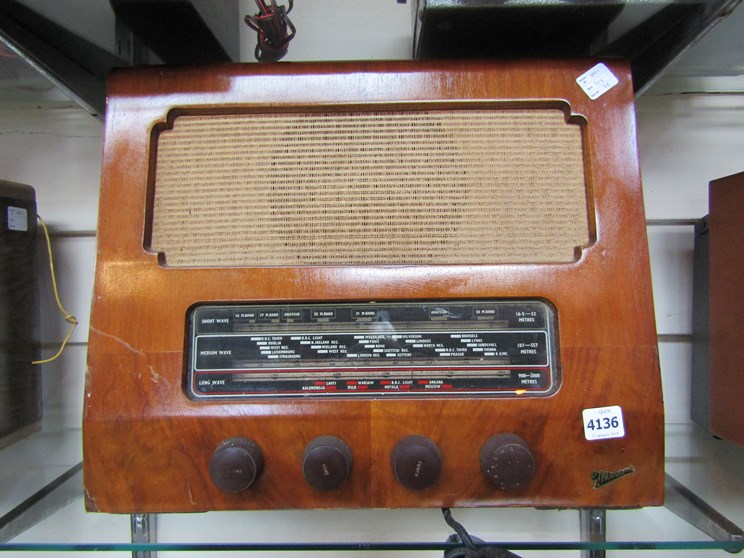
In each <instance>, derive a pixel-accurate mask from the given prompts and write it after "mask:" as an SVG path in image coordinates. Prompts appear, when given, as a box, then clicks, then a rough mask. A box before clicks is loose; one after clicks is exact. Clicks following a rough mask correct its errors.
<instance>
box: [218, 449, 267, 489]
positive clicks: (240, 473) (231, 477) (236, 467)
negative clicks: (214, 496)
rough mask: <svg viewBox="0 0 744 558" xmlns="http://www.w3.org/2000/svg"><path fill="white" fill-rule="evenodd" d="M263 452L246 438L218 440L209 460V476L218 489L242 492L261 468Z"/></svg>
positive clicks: (251, 482) (254, 478)
mask: <svg viewBox="0 0 744 558" xmlns="http://www.w3.org/2000/svg"><path fill="white" fill-rule="evenodd" d="M263 464H264V459H263V453H262V452H261V448H260V447H259V446H258V444H256V443H255V442H254V441H252V440H249V439H248V438H242V437H237V438H228V439H226V440H223V441H222V442H220V445H218V446H217V449H215V450H214V453H213V454H212V459H211V460H210V462H209V476H210V477H212V482H214V484H216V485H217V487H218V488H219V489H220V490H223V491H225V492H232V493H237V492H242V491H243V490H245V489H246V488H248V487H249V486H250V485H251V484H253V481H255V480H256V478H258V476H259V475H260V474H261V471H262V470H263Z"/></svg>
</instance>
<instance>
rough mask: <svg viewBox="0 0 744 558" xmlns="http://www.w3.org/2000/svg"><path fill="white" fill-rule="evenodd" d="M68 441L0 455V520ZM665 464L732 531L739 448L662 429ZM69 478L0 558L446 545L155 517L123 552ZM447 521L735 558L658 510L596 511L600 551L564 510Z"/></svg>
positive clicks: (335, 517) (540, 536)
mask: <svg viewBox="0 0 744 558" xmlns="http://www.w3.org/2000/svg"><path fill="white" fill-rule="evenodd" d="M80 440H81V436H80V431H79V430H62V431H42V432H41V433H39V434H37V435H35V436H32V437H31V438H29V439H26V440H23V441H20V442H17V443H16V444H14V445H13V446H10V447H8V448H5V449H4V450H2V451H0V494H2V496H0V514H3V515H6V514H8V512H9V511H10V510H12V509H13V508H14V507H16V506H18V504H20V503H21V502H23V501H24V500H26V499H28V498H29V497H30V496H32V495H33V494H34V493H36V492H37V491H39V490H40V489H42V488H43V487H45V486H46V485H48V483H50V482H51V481H52V480H54V479H56V478H58V477H59V476H60V475H61V474H63V473H64V472H65V471H69V470H70V468H71V467H73V466H74V465H75V464H76V463H77V462H79V460H80V458H81V455H82V449H81V441H80ZM666 453H667V458H666V463H667V472H668V473H670V474H671V475H673V476H674V477H675V478H677V479H678V480H679V481H680V482H681V483H682V484H684V485H685V486H687V487H689V488H690V489H691V490H692V491H694V492H695V493H696V494H697V495H698V496H700V497H701V498H702V499H703V500H705V501H706V502H707V503H708V504H710V505H711V506H713V507H714V508H715V509H717V510H718V511H719V512H720V513H722V514H723V516H725V517H726V518H728V519H729V520H731V521H732V522H733V523H735V524H737V525H742V524H744V509H743V508H742V506H741V499H742V495H744V448H740V447H738V446H734V445H732V444H729V443H727V442H723V441H720V440H716V439H714V438H712V437H711V436H709V435H707V434H706V433H704V432H702V431H701V430H700V429H699V428H697V427H695V426H692V425H668V426H667V429H666ZM80 479H81V475H80V474H79V473H75V476H74V477H73V478H72V480H71V481H70V482H72V483H77V485H76V486H74V487H73V488H74V494H73V497H71V498H70V499H69V501H68V502H66V503H65V502H62V504H61V505H60V504H59V503H58V505H57V507H56V509H50V510H47V511H48V512H49V513H48V516H47V517H43V518H39V520H38V522H36V523H35V524H34V525H33V526H32V527H30V528H28V529H27V530H25V531H23V532H22V533H20V534H18V535H17V536H14V537H13V538H12V539H9V540H8V537H7V533H3V531H2V529H1V528H0V540H4V541H6V542H4V543H0V551H17V552H36V553H42V554H47V555H48V553H52V552H69V551H74V552H102V551H109V552H128V553H133V555H138V556H139V555H144V554H141V553H147V552H153V551H157V552H174V553H183V552H187V551H189V552H191V551H193V552H198V553H202V554H205V553H209V552H214V553H219V556H225V555H226V554H225V552H228V553H229V552H234V553H238V554H242V553H256V554H263V553H265V552H269V551H280V552H292V551H294V552H309V551H323V552H329V553H330V552H333V553H334V555H338V556H346V555H349V556H351V555H354V556H356V555H358V553H360V552H372V551H374V552H375V554H374V555H375V556H388V555H389V556H397V555H399V554H400V553H402V552H405V553H407V554H408V553H414V555H425V556H441V555H442V553H443V552H445V551H447V550H449V549H451V548H455V547H457V546H458V545H456V544H454V543H447V542H446V541H447V537H448V536H449V535H451V534H452V529H451V528H450V527H449V526H448V525H447V524H446V523H445V522H444V520H443V519H442V515H441V512H440V511H439V510H436V509H422V510H324V511H312V510H287V511H265V512H263V511H241V512H208V513H199V514H160V515H157V516H152V517H153V518H155V517H156V518H157V542H152V543H146V542H138V543H132V542H131V541H132V538H131V536H132V530H131V524H130V516H128V515H121V514H96V513H86V512H85V511H84V507H83V499H82V487H81V486H80V482H81V481H80ZM40 506H41V508H43V507H44V505H43V504H41V505H40ZM37 507H38V506H37ZM41 515H47V514H45V513H43V511H42V512H41ZM453 515H454V516H455V519H456V520H457V521H459V522H460V523H461V524H463V525H464V526H465V527H466V529H468V531H469V532H470V533H471V535H473V536H477V537H479V538H480V539H482V540H485V541H488V544H489V545H490V546H499V547H502V548H507V549H509V550H511V551H513V552H520V551H524V552H527V553H529V552H532V551H540V552H544V551H549V550H550V551H582V555H587V554H586V553H592V552H595V553H596V552H599V553H602V552H604V551H623V552H625V551H662V552H661V553H659V552H655V554H654V555H662V554H663V551H667V552H670V553H671V552H676V551H679V550H690V551H696V554H695V556H701V555H705V556H708V555H710V556H716V555H718V554H717V553H720V551H721V550H727V551H729V552H738V551H740V550H742V549H744V542H742V541H741V540H739V541H714V540H711V539H710V537H708V536H707V535H706V534H705V533H703V532H701V531H699V530H697V529H696V528H695V527H693V526H692V525H690V524H689V523H687V522H685V521H684V520H683V519H681V518H678V517H676V516H675V515H673V514H672V512H671V511H670V510H669V509H667V508H665V507H661V508H643V509H637V510H608V511H606V525H607V527H606V533H605V535H606V540H605V541H601V540H600V541H592V540H589V539H588V537H586V536H584V537H582V534H581V531H580V522H579V513H577V512H576V511H575V510H535V509H531V508H496V509H494V508H491V509H485V508H484V509H456V510H453ZM1 526H2V525H1V524H0V527H1ZM135 540H136V539H135ZM416 551H418V552H421V554H415V552H416ZM709 553H710V554H709ZM179 555H180V554H179ZM215 555H217V554H215ZM228 555H229V554H228ZM600 555H601V554H600Z"/></svg>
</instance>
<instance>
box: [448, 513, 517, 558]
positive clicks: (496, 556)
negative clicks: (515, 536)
mask: <svg viewBox="0 0 744 558" xmlns="http://www.w3.org/2000/svg"><path fill="white" fill-rule="evenodd" d="M442 515H443V516H444V520H445V521H446V522H447V525H449V526H450V527H452V529H454V531H455V533H457V534H456V535H451V536H450V537H449V538H448V539H447V542H448V543H462V544H464V545H465V546H464V547H461V548H453V549H450V550H448V551H447V552H445V553H444V558H519V556H518V555H516V554H514V553H513V552H511V551H509V550H506V549H505V548H500V547H497V546H485V542H484V541H482V540H481V539H479V538H477V537H471V536H470V533H468V532H467V530H466V529H465V527H463V526H462V524H460V523H458V522H457V521H455V518H454V517H452V511H451V510H450V509H449V508H442Z"/></svg>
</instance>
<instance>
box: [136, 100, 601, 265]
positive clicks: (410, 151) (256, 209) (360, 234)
mask: <svg viewBox="0 0 744 558" xmlns="http://www.w3.org/2000/svg"><path fill="white" fill-rule="evenodd" d="M155 141H156V148H157V153H156V157H155V172H154V173H153V177H154V185H153V186H152V190H153V195H154V200H153V204H152V214H151V219H152V222H151V238H150V244H149V246H148V247H149V248H150V249H151V250H153V251H156V252H159V253H161V254H162V255H163V256H162V257H163V258H164V261H165V264H166V265H168V266H175V267H184V266H187V267H192V266H196V267H200V266H225V267H262V266H296V265H378V264H380V265H382V264H392V265H396V264H493V263H525V262H533V263H548V262H570V261H574V260H575V258H576V254H577V250H576V248H577V247H580V246H585V245H587V244H588V243H589V238H590V235H589V225H588V215H587V188H586V182H585V177H584V154H583V147H582V138H581V128H580V126H578V125H576V124H570V123H567V122H566V120H565V116H564V114H563V112H562V111H560V110H553V109H524V110H512V109H495V110H470V109H460V110H426V111H391V112H327V113H313V112H304V113H284V114H274V113H272V114H264V113H260V114H256V113H238V114H227V115H225V114H220V115H203V114H195V115H185V116H179V117H177V118H175V119H174V121H173V127H172V128H169V129H165V130H162V131H161V132H160V133H159V134H157V135H156V137H155Z"/></svg>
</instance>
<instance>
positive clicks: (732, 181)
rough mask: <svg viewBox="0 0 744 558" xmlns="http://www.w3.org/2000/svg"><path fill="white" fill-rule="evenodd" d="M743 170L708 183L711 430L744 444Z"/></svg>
mask: <svg viewBox="0 0 744 558" xmlns="http://www.w3.org/2000/svg"><path fill="white" fill-rule="evenodd" d="M742 210H744V172H740V173H738V174H734V175H732V176H727V177H725V178H719V179H718V180H714V181H712V182H711V183H710V214H709V216H708V236H709V242H710V245H709V249H710V253H709V258H710V261H709V279H708V280H709V297H710V298H709V300H710V309H709V311H710V316H709V324H710V338H709V343H710V377H709V379H708V381H709V382H710V402H709V405H710V431H711V432H712V433H713V434H715V435H716V436H719V437H721V438H723V439H725V440H730V441H732V442H736V443H737V444H742V445H744V432H742V428H741V423H742V418H744V409H743V408H742V404H741V402H742V400H744V384H742V381H741V380H742V372H741V369H742V368H741V362H742V357H743V356H744V344H743V343H742V341H744V334H743V333H742V331H743V330H742V325H741V317H742V315H744V297H742V288H743V287H744V261H742V258H741V246H742V243H743V242H744V224H743V223H744V222H743V221H742Z"/></svg>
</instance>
